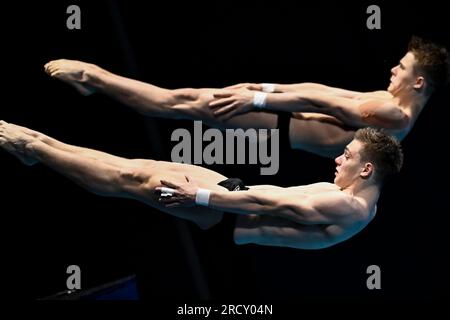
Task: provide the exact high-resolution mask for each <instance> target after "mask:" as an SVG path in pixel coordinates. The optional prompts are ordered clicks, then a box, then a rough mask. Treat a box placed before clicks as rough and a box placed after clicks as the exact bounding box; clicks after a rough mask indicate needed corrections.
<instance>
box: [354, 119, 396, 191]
mask: <svg viewBox="0 0 450 320" xmlns="http://www.w3.org/2000/svg"><path fill="white" fill-rule="evenodd" d="M355 139H356V140H358V141H360V142H362V144H363V147H362V149H361V151H360V156H361V160H362V161H369V162H372V163H373V164H374V166H375V180H376V181H377V182H380V183H381V182H383V181H384V180H385V178H386V177H388V176H391V175H393V174H396V173H398V172H400V170H401V168H402V166H403V151H402V147H401V144H400V142H399V141H398V140H397V139H396V138H395V137H394V136H392V135H390V134H388V133H387V132H386V131H385V130H382V129H374V128H364V129H359V130H358V131H356V133H355Z"/></svg>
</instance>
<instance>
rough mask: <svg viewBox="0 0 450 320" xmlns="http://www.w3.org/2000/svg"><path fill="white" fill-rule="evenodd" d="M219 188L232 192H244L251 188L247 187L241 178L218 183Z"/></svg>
mask: <svg viewBox="0 0 450 320" xmlns="http://www.w3.org/2000/svg"><path fill="white" fill-rule="evenodd" d="M218 185H219V186H222V187H224V188H227V189H228V190H230V191H242V190H248V189H249V188H248V187H246V186H245V184H244V182H242V180H241V179H239V178H228V179H225V180H223V181H220V182H219V183H218Z"/></svg>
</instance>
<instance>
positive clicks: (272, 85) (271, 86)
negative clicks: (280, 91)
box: [261, 83, 275, 93]
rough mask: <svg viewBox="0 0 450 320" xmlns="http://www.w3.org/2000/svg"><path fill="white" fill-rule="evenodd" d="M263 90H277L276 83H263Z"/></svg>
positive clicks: (269, 91)
mask: <svg viewBox="0 0 450 320" xmlns="http://www.w3.org/2000/svg"><path fill="white" fill-rule="evenodd" d="M261 87H262V92H268V93H272V92H275V83H261Z"/></svg>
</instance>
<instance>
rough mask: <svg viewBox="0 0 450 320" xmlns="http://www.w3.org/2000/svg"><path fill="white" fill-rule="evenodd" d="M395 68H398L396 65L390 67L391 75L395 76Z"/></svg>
mask: <svg viewBox="0 0 450 320" xmlns="http://www.w3.org/2000/svg"><path fill="white" fill-rule="evenodd" d="M397 69H398V66H395V67H393V68H392V69H391V73H392V75H394V76H395V74H396V73H397Z"/></svg>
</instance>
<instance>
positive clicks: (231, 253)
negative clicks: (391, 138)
mask: <svg viewBox="0 0 450 320" xmlns="http://www.w3.org/2000/svg"><path fill="white" fill-rule="evenodd" d="M70 4H78V5H80V7H81V12H82V29H81V30H78V31H77V30H68V29H67V28H66V18H67V16H68V15H67V14H66V8H67V6H69V5H70ZM370 4H372V3H369V2H366V3H364V2H363V3H359V4H355V3H354V4H343V3H341V2H339V3H338V2H336V3H334V2H333V3H326V2H321V1H314V2H312V3H307V2H296V3H295V4H293V3H287V2H280V1H277V2H276V3H272V4H271V5H267V4H263V3H261V2H253V3H247V4H245V5H244V4H243V3H237V2H236V3H231V2H225V1H222V2H211V3H205V4H202V5H200V4H192V3H185V4H178V3H175V2H172V1H164V2H158V3H154V2H141V1H95V3H94V2H93V1H58V2H55V3H50V2H39V3H37V4H33V5H30V4H27V5H23V7H19V6H20V5H19V6H16V7H15V8H14V9H10V10H7V11H6V12H5V14H6V15H8V16H9V17H10V18H12V19H11V20H10V21H9V20H8V22H7V24H8V25H7V29H4V32H5V37H4V41H3V42H4V46H3V47H4V49H3V50H4V53H6V54H7V55H11V57H9V58H8V59H7V60H6V63H5V66H4V67H6V68H9V67H11V68H12V69H13V70H12V71H13V73H12V74H13V76H12V77H11V79H13V80H12V81H8V83H7V85H6V86H5V89H6V92H5V96H8V97H11V98H12V99H8V100H7V101H8V102H6V100H5V102H4V103H2V107H1V114H0V118H2V119H4V120H6V121H8V122H12V123H17V124H20V125H24V126H28V127H30V128H33V129H35V130H39V131H42V132H44V133H46V134H48V135H50V136H53V137H55V138H57V139H59V140H62V141H64V142H67V143H71V144H76V145H81V146H85V147H90V148H94V149H99V150H102V151H106V152H109V153H113V154H116V155H120V156H124V157H129V158H152V159H160V160H170V150H171V147H172V146H173V145H174V144H173V143H171V142H170V134H171V132H172V131H173V130H174V129H176V128H180V127H185V128H188V129H191V128H192V122H189V121H177V120H162V119H156V120H155V119H144V118H143V117H141V116H139V115H138V114H136V113H134V112H132V111H131V110H128V109H127V108H125V107H124V106H122V105H121V104H119V103H117V102H115V101H112V100H111V99H108V98H107V97H105V96H101V95H93V96H91V97H82V96H80V95H79V94H78V93H77V92H76V91H75V90H73V89H72V88H71V87H69V86H67V85H65V84H63V83H60V82H58V81H56V80H53V79H51V78H49V77H48V76H47V75H46V74H45V73H44V72H43V65H44V64H45V63H46V62H48V61H49V60H52V59H57V58H67V59H77V60H83V61H87V62H91V63H95V64H98V65H100V66H102V67H103V68H105V69H107V70H110V71H113V72H115V73H117V74H121V75H124V76H128V77H132V78H137V79H139V80H142V81H145V82H150V83H153V84H155V85H158V86H162V87H167V88H181V87H222V86H226V85H230V84H234V83H238V82H275V83H298V82H304V81H311V82H320V83H324V84H327V85H332V86H338V87H343V88H348V89H352V90H360V91H364V90H381V89H385V88H386V87H387V85H388V81H389V77H390V69H391V67H392V66H394V65H396V63H397V62H398V60H399V59H400V58H401V57H402V56H403V55H404V54H405V50H406V45H407V42H408V40H409V38H410V37H411V35H412V34H418V35H422V36H426V37H429V38H431V39H433V40H436V41H439V42H441V43H443V44H445V45H446V46H447V47H449V37H448V30H449V25H448V24H449V23H448V22H446V19H444V17H445V11H446V10H445V9H443V4H441V3H440V2H439V4H438V3H436V4H432V3H430V2H428V1H427V2H426V3H423V4H421V5H419V4H410V3H401V2H396V4H388V3H380V2H378V3H377V4H378V5H380V7H381V14H382V29H381V30H373V31H371V30H368V29H367V28H366V19H367V17H368V15H367V14H366V8H367V6H368V5H370ZM447 21H448V20H447ZM5 39H6V41H5ZM9 82H10V83H9ZM448 103H449V96H448V87H447V88H445V90H443V91H441V92H440V93H437V94H436V95H435V96H434V97H433V98H432V99H431V100H430V101H429V103H428V105H427V106H426V108H425V109H424V111H423V113H422V114H421V116H420V117H419V120H418V121H417V123H416V126H415V128H414V129H413V130H412V132H411V133H410V134H409V136H408V137H407V138H406V139H405V140H404V141H403V146H404V151H405V166H404V169H403V171H402V172H401V174H400V175H399V176H398V177H396V178H395V179H394V180H393V181H391V183H390V184H388V185H386V187H385V189H384V192H383V193H382V197H381V199H380V203H379V210H378V214H377V217H376V219H375V220H374V221H373V222H372V223H371V224H370V225H369V226H368V227H367V228H366V229H364V230H363V231H362V232H361V233H360V234H358V235H356V236H355V237H353V238H352V239H350V240H348V241H346V242H344V243H341V244H339V245H337V246H334V247H331V248H328V249H324V250H319V251H304V250H295V249H288V248H276V247H262V246H254V245H247V246H236V245H235V244H233V242H232V227H233V219H232V217H227V218H226V219H225V220H224V222H223V223H222V224H221V225H219V226H216V227H214V228H213V229H211V230H208V231H201V230H198V229H197V228H196V227H195V226H194V225H192V224H190V223H187V222H182V221H180V220H177V219H175V218H172V217H170V216H168V215H164V214H162V213H160V212H158V211H155V210H153V209H152V208H150V207H147V206H145V205H144V204H141V203H138V202H135V201H131V200H124V199H111V198H101V197H98V196H96V195H92V194H89V193H88V192H86V191H84V190H82V189H80V188H79V187H77V186H76V185H74V184H73V183H71V182H70V181H68V180H66V179H65V178H63V177H61V176H59V175H57V174H56V173H54V172H53V171H50V170H48V169H47V168H45V167H43V166H35V167H31V168H28V167H24V166H23V165H21V164H20V163H19V162H18V161H17V160H16V159H15V158H13V157H11V156H10V155H9V154H7V153H5V152H3V151H2V152H0V161H1V166H0V175H1V181H2V187H1V188H2V189H1V190H2V192H1V198H2V209H1V212H2V216H4V218H5V225H4V226H3V227H4V229H5V230H4V231H5V234H8V235H7V239H6V242H5V248H7V250H5V253H4V255H5V259H4V260H3V261H4V262H3V263H4V265H6V266H7V267H9V268H11V269H12V270H14V272H15V273H14V274H13V275H14V277H15V278H14V279H16V280H17V281H18V283H19V282H21V281H23V280H24V279H27V280H25V281H27V283H28V286H27V287H26V289H27V290H26V293H27V294H30V293H31V297H32V299H36V298H42V297H45V296H48V295H51V294H54V293H56V292H59V291H63V290H65V289H66V287H65V283H66V277H67V275H66V273H65V271H66V268H67V266H69V265H71V264H76V265H79V266H80V267H81V270H82V286H83V288H92V287H96V286H98V285H101V284H103V283H106V282H110V281H113V280H115V279H118V278H121V277H124V276H127V275H130V274H136V275H137V281H138V288H139V293H140V296H141V298H142V299H144V300H151V299H154V298H168V299H180V301H184V300H186V301H187V300H189V299H193V300H194V301H195V300H197V299H203V298H206V299H218V300H219V301H221V300H220V299H225V300H226V301H228V300H230V299H233V301H234V300H237V301H239V302H240V301H248V300H251V301H256V302H260V303H262V302H263V301H272V300H274V301H304V300H314V301H322V300H323V299H327V300H338V299H342V298H352V299H356V298H359V299H362V300H364V301H375V300H376V301H380V300H382V301H395V302H397V301H407V302H408V301H439V300H440V299H443V298H444V296H446V295H448V285H449V282H448V280H449V276H448V270H449V268H448V267H449V265H448V263H447V262H446V261H444V260H446V259H445V255H448V253H447V254H446V253H445V252H448V249H447V248H446V245H447V243H448V241H446V234H447V224H446V223H445V222H446V221H447V220H448V219H447V217H446V216H447V215H448V213H449V210H448V205H447V200H448V196H449V192H448V187H447V186H446V182H447V181H448V178H449V173H448V161H447V160H446V159H447V157H446V156H444V153H445V152H446V150H445V149H446V147H447V146H448V139H447V138H448V132H447V126H448V121H447V119H448V116H449V111H448ZM281 151H282V152H281V159H280V166H281V168H280V171H279V173H278V175H276V176H259V167H258V166H250V165H248V166H242V165H241V166H239V165H227V166H210V168H212V169H215V170H218V171H219V172H221V173H223V174H225V175H227V176H239V177H241V178H242V179H243V180H244V181H245V182H246V184H249V185H251V184H259V183H264V184H276V185H281V186H290V185H298V184H307V183H312V182H317V181H331V179H332V177H333V172H334V162H333V161H332V160H330V159H324V158H320V157H318V156H314V155H311V154H308V153H305V152H303V151H300V150H296V151H292V150H289V149H288V148H286V147H283V148H282V150H281ZM6 218H7V219H6ZM371 264H376V265H379V266H380V267H381V272H382V278H381V279H382V280H381V281H382V290H378V291H376V290H375V291H370V290H368V289H367V288H366V278H367V275H366V268H367V266H369V265H371ZM19 270H20V271H19ZM14 279H13V280H14ZM30 281H31V282H30ZM31 283H32V285H30V284H31ZM30 286H31V287H30ZM18 297H19V298H20V297H21V296H18ZM239 299H241V300H239ZM152 301H153V300H152Z"/></svg>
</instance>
